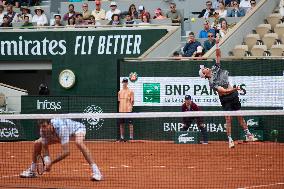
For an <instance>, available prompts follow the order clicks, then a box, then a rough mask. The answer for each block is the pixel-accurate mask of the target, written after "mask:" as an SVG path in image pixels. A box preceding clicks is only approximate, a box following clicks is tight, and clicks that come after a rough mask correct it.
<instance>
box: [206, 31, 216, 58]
mask: <svg viewBox="0 0 284 189" xmlns="http://www.w3.org/2000/svg"><path fill="white" fill-rule="evenodd" d="M215 44H216V40H215V39H214V34H213V33H211V32H209V33H208V39H207V40H206V41H204V43H203V46H204V51H205V53H206V52H207V51H209V50H210V49H211V48H212V47H213V46H214V45H215Z"/></svg>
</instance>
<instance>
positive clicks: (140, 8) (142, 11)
mask: <svg viewBox="0 0 284 189" xmlns="http://www.w3.org/2000/svg"><path fill="white" fill-rule="evenodd" d="M138 11H139V15H138V18H139V19H142V17H143V15H146V16H147V17H148V18H149V19H150V18H151V15H150V13H149V12H148V11H146V10H145V7H144V6H143V5H140V6H139V7H138Z"/></svg>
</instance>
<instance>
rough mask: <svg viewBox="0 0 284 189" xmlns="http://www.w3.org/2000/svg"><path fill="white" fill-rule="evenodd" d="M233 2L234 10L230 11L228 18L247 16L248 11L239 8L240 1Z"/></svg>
mask: <svg viewBox="0 0 284 189" xmlns="http://www.w3.org/2000/svg"><path fill="white" fill-rule="evenodd" d="M232 2H233V6H234V7H233V9H232V10H230V11H228V14H227V16H228V17H243V16H245V15H246V11H245V9H243V8H240V7H239V3H238V1H236V0H234V1H232Z"/></svg>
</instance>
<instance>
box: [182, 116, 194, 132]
mask: <svg viewBox="0 0 284 189" xmlns="http://www.w3.org/2000/svg"><path fill="white" fill-rule="evenodd" d="M192 120H193V118H191V117H187V118H184V119H183V126H182V128H181V129H180V130H181V131H187V130H188V128H189V126H190V125H191V123H192Z"/></svg>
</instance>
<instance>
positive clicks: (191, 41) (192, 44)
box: [183, 32, 201, 57]
mask: <svg viewBox="0 0 284 189" xmlns="http://www.w3.org/2000/svg"><path fill="white" fill-rule="evenodd" d="M198 46H201V44H200V42H199V41H196V40H195V36H194V33H193V32H190V33H189V34H188V42H187V43H186V44H185V46H184V47H183V54H184V56H186V57H191V56H192V55H193V53H194V52H195V51H197V47H198Z"/></svg>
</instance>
